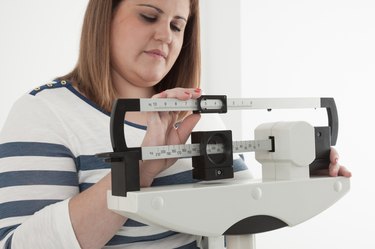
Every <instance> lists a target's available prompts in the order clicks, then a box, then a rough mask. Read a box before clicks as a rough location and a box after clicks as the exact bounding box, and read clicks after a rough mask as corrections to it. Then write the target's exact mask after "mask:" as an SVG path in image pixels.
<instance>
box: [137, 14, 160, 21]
mask: <svg viewBox="0 0 375 249" xmlns="http://www.w3.org/2000/svg"><path fill="white" fill-rule="evenodd" d="M140 15H141V17H142V18H143V19H144V20H145V21H147V22H155V21H156V19H157V17H156V16H151V15H146V14H140Z"/></svg>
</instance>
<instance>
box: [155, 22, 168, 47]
mask: <svg viewBox="0 0 375 249" xmlns="http://www.w3.org/2000/svg"><path fill="white" fill-rule="evenodd" d="M155 39H156V40H158V41H162V42H165V43H167V44H170V43H171V42H172V30H171V27H170V24H169V23H164V22H163V23H160V24H159V25H158V26H157V28H156V30H155Z"/></svg>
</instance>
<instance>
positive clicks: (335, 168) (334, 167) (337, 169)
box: [328, 147, 352, 177]
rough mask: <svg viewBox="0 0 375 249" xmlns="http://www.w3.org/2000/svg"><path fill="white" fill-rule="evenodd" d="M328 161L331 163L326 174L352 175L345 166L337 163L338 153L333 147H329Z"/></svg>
mask: <svg viewBox="0 0 375 249" xmlns="http://www.w3.org/2000/svg"><path fill="white" fill-rule="evenodd" d="M330 161H331V163H330V164H329V168H328V174H329V175H330V176H345V177H351V176H352V173H351V172H350V171H349V170H348V169H347V168H345V167H344V166H342V165H340V164H339V154H338V152H337V150H336V149H335V148H334V147H331V153H330Z"/></svg>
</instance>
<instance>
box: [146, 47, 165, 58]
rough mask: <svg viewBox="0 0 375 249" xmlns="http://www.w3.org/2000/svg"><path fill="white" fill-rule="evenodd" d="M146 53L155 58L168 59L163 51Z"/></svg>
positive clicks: (157, 50) (154, 50) (156, 50)
mask: <svg viewBox="0 0 375 249" xmlns="http://www.w3.org/2000/svg"><path fill="white" fill-rule="evenodd" d="M145 53H146V54H148V55H150V56H152V57H155V58H159V59H167V55H166V53H164V52H163V51H161V50H159V49H152V50H148V51H145Z"/></svg>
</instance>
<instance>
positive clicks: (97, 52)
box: [59, 0, 201, 111]
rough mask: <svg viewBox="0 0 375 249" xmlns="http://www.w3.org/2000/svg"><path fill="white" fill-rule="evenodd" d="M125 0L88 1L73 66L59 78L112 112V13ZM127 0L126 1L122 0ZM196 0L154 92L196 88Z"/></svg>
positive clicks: (198, 63)
mask: <svg viewBox="0 0 375 249" xmlns="http://www.w3.org/2000/svg"><path fill="white" fill-rule="evenodd" d="M121 1H124V0H90V1H89V3H88V6H87V9H86V13H85V16H84V21H83V27H82V34H81V41H80V52H79V57H78V62H77V65H76V66H75V68H74V69H73V70H72V71H71V72H70V73H68V74H67V75H65V76H63V77H59V78H60V79H66V80H69V81H71V82H72V83H73V84H74V85H75V86H76V87H77V88H78V89H79V91H80V92H82V93H83V94H85V95H86V97H88V98H89V99H90V100H92V101H94V102H95V103H96V104H97V105H99V106H100V107H101V108H103V109H104V110H106V111H111V108H112V103H113V101H114V99H115V98H116V91H115V88H114V86H113V84H112V79H111V58H110V32H111V21H112V17H113V13H114V11H115V9H116V7H117V6H118V4H119V3H120V2H121ZM125 1H126V0H125ZM199 25H200V24H199V0H190V16H189V19H188V22H187V25H186V28H185V34H184V42H183V46H182V49H181V52H180V55H179V57H178V58H177V60H176V62H175V64H174V65H173V67H172V69H171V70H170V71H169V72H168V74H167V75H166V76H165V77H164V78H163V79H162V80H161V81H160V82H159V83H158V84H157V85H156V86H155V90H156V91H157V92H161V91H164V90H166V89H170V88H174V87H184V88H188V87H199V83H200V82H199V81H200V74H201V54H200V27H199Z"/></svg>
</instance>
